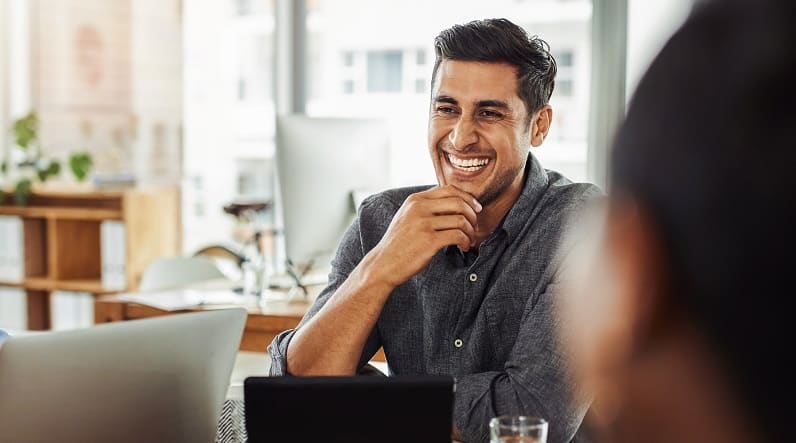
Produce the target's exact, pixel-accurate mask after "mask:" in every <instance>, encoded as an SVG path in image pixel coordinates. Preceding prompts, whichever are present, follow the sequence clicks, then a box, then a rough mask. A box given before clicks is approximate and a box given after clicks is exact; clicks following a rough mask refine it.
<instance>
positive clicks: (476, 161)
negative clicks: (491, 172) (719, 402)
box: [448, 154, 489, 171]
mask: <svg viewBox="0 0 796 443" xmlns="http://www.w3.org/2000/svg"><path fill="white" fill-rule="evenodd" d="M448 160H450V162H451V164H452V165H453V166H454V167H456V168H457V169H462V170H465V171H477V170H478V169H481V168H483V167H484V166H486V165H487V164H488V163H489V159H488V158H471V159H463V158H458V157H455V156H454V155H453V154H448Z"/></svg>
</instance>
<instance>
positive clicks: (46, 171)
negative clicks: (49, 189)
mask: <svg viewBox="0 0 796 443" xmlns="http://www.w3.org/2000/svg"><path fill="white" fill-rule="evenodd" d="M60 173H61V164H60V163H58V162H57V161H56V160H50V162H49V163H48V164H47V167H46V168H41V169H36V175H37V176H38V177H39V181H42V182H45V181H47V179H49V178H50V177H55V176H56V175H58V174H60Z"/></svg>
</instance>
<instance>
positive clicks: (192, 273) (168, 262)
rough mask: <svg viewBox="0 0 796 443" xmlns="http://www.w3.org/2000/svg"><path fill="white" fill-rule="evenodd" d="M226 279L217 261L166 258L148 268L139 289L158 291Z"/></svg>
mask: <svg viewBox="0 0 796 443" xmlns="http://www.w3.org/2000/svg"><path fill="white" fill-rule="evenodd" d="M226 278H227V277H226V275H225V274H224V273H223V272H222V271H221V269H219V267H218V265H217V264H216V263H215V261H214V260H213V259H211V258H209V257H164V258H159V259H157V260H155V261H154V262H152V264H150V265H149V266H147V268H146V271H144V275H143V277H141V285H140V286H139V287H138V289H139V290H141V291H157V290H161V289H173V288H179V287H184V286H187V285H189V284H192V283H198V282H201V281H207V280H215V279H226Z"/></svg>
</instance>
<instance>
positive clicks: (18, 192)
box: [14, 178, 33, 206]
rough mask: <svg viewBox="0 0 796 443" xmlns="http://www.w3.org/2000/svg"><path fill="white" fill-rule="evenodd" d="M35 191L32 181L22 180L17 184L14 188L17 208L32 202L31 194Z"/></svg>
mask: <svg viewBox="0 0 796 443" xmlns="http://www.w3.org/2000/svg"><path fill="white" fill-rule="evenodd" d="M32 191H33V183H32V182H31V181H30V179H27V178H25V179H22V180H20V181H18V182H17V185H16V186H15V187H14V204H15V205H17V206H25V205H27V204H28V200H30V194H31V192H32Z"/></svg>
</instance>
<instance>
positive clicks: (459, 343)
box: [453, 338, 464, 348]
mask: <svg viewBox="0 0 796 443" xmlns="http://www.w3.org/2000/svg"><path fill="white" fill-rule="evenodd" d="M463 344H464V343H462V339H460V338H457V339H456V341H455V342H453V346H456V347H457V348H461V347H462V345H463Z"/></svg>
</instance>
